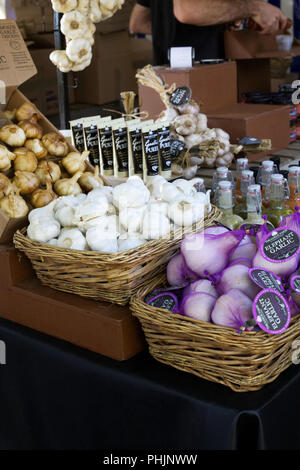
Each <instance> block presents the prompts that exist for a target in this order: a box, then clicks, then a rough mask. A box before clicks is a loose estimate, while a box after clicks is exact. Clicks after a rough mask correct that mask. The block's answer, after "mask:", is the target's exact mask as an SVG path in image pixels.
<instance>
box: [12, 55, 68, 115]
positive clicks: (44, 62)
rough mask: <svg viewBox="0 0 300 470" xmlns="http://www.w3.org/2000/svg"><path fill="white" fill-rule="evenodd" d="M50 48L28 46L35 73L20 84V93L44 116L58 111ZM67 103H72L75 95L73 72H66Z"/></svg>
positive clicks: (55, 78) (55, 81) (56, 89)
mask: <svg viewBox="0 0 300 470" xmlns="http://www.w3.org/2000/svg"><path fill="white" fill-rule="evenodd" d="M52 50H53V49H52V48H45V49H44V48H39V49H35V48H29V52H30V55H31V57H32V59H33V62H34V63H35V66H36V68H37V71H38V73H37V75H35V76H34V77H32V78H31V79H30V80H27V81H26V83H24V84H22V85H21V86H20V90H21V91H22V93H23V94H24V95H25V96H26V97H27V98H28V99H29V100H30V101H31V102H32V103H34V104H35V105H36V107H37V108H38V109H39V111H40V112H41V113H43V114H44V115H45V116H53V115H54V114H58V113H59V100H58V88H57V69H56V67H55V65H53V64H52V62H51V61H50V59H49V55H50V53H51V52H52ZM68 80H69V103H70V104H72V103H74V100H75V95H74V89H73V88H72V85H73V74H72V73H69V74H68Z"/></svg>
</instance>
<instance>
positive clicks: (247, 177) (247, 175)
mask: <svg viewBox="0 0 300 470" xmlns="http://www.w3.org/2000/svg"><path fill="white" fill-rule="evenodd" d="M254 183H255V181H254V173H253V171H251V170H244V171H243V172H242V175H241V195H242V198H241V201H240V202H239V203H238V204H236V205H235V206H234V208H233V212H234V213H235V214H237V215H239V216H240V217H242V219H246V218H247V191H248V187H249V186H250V185H251V184H254Z"/></svg>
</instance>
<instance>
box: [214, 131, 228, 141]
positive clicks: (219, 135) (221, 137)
mask: <svg viewBox="0 0 300 470" xmlns="http://www.w3.org/2000/svg"><path fill="white" fill-rule="evenodd" d="M213 130H214V131H215V133H216V138H217V139H218V140H220V141H224V140H225V141H228V142H229V140H230V135H229V134H228V133H227V132H225V131H223V129H213Z"/></svg>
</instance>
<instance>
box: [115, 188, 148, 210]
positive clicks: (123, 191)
mask: <svg viewBox="0 0 300 470" xmlns="http://www.w3.org/2000/svg"><path fill="white" fill-rule="evenodd" d="M149 199H150V191H149V189H147V188H146V186H145V185H141V184H132V183H123V184H120V185H118V186H115V187H114V189H113V204H114V206H115V207H116V208H117V209H119V210H121V209H124V208H126V207H142V206H144V205H145V204H147V202H148V201H149Z"/></svg>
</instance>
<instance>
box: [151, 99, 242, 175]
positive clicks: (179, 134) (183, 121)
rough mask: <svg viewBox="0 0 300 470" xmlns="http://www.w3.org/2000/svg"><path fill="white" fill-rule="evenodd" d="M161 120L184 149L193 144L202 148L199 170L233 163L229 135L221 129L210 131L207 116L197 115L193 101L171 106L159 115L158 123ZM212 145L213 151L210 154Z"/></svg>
mask: <svg viewBox="0 0 300 470" xmlns="http://www.w3.org/2000/svg"><path fill="white" fill-rule="evenodd" d="M160 121H168V122H170V123H171V136H172V137H173V138H174V139H177V140H180V141H181V142H184V144H185V146H186V148H187V150H189V149H191V148H192V147H194V146H196V145H199V146H200V148H201V147H202V149H203V151H202V153H201V152H200V153H199V155H198V161H197V166H198V167H203V168H215V167H219V166H227V167H229V166H230V165H231V163H232V161H233V160H234V153H235V152H236V148H235V146H232V145H231V144H230V136H229V134H228V133H227V132H225V131H223V130H222V129H210V128H209V127H208V126H207V116H206V115H205V114H203V113H200V106H199V105H198V104H197V103H196V102H195V101H194V100H191V101H190V102H189V103H187V104H184V105H182V106H178V107H174V106H171V105H170V107H168V108H166V109H165V110H164V111H163V112H162V113H161V114H160V116H159V118H158V120H157V122H160ZM212 145H213V147H214V152H212V151H211V148H212Z"/></svg>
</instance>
